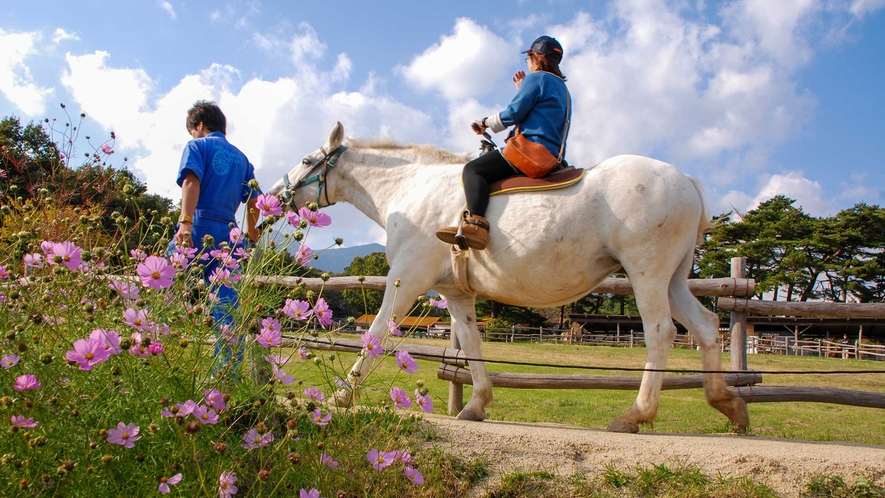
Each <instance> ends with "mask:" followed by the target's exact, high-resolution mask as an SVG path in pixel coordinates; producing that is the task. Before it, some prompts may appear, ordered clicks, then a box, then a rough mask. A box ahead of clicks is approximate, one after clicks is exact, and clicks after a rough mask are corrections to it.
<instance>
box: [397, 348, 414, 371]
mask: <svg viewBox="0 0 885 498" xmlns="http://www.w3.org/2000/svg"><path fill="white" fill-rule="evenodd" d="M394 356H396V364H397V365H399V367H400V368H402V369H403V371H404V372H406V373H409V374H412V373H415V371H416V370H418V362H417V361H415V359H414V358H412V355H410V354H409V352H408V351H397V352H396V354H395V355H394Z"/></svg>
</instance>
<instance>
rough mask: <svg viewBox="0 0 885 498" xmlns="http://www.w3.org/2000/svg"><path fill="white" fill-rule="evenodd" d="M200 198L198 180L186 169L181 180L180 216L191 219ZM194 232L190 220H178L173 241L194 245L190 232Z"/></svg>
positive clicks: (189, 245) (187, 245)
mask: <svg viewBox="0 0 885 498" xmlns="http://www.w3.org/2000/svg"><path fill="white" fill-rule="evenodd" d="M199 200H200V180H199V179H198V178H197V175H195V174H194V172H193V171H186V172H185V175H184V180H182V181H181V216H182V217H186V218H190V219H191V220H193V218H194V213H195V212H196V210H197V201H199ZM193 232H194V225H193V222H192V221H180V222H179V223H178V231H177V232H176V233H175V243H176V244H179V245H183V246H186V247H191V246H193V245H194V240H193V238H192V237H191V234H192V233H193Z"/></svg>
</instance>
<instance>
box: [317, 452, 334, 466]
mask: <svg viewBox="0 0 885 498" xmlns="http://www.w3.org/2000/svg"><path fill="white" fill-rule="evenodd" d="M320 461H321V462H322V463H324V464H325V465H326V466H327V467H329V468H330V469H334V468H336V467H338V462H337V461H335V460H333V459H332V457H330V456H329V455H327V454H325V453H320Z"/></svg>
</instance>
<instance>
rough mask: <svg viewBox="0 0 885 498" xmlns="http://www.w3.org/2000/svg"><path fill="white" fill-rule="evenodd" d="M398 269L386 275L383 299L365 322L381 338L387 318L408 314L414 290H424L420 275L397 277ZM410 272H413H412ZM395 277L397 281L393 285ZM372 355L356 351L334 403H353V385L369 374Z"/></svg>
mask: <svg viewBox="0 0 885 498" xmlns="http://www.w3.org/2000/svg"><path fill="white" fill-rule="evenodd" d="M400 273H401V272H394V271H391V272H389V273H388V276H387V287H386V288H385V289H384V299H383V301H382V302H381V309H380V310H378V314H377V315H376V316H375V320H374V321H372V325H370V326H369V334H371V335H373V336H375V337H377V338H379V339H381V344H382V345H383V344H384V339H385V338H386V337H387V334H388V333H389V332H390V328H389V327H388V325H387V321H388V320H390V319H392V318H393V317H394V316H396V318H397V320H401V319H402V318H404V317H406V316H407V315H408V314H409V308H411V306H412V304H414V302H415V299H417V298H418V294H421V293H422V292H425V291H427V289H429V284H428V283H427V282H425V281H424V280H423V279H418V278H406V277H403V278H398V277H397V275H399V274H400ZM413 273H414V272H413ZM397 280H399V281H400V283H399V285H396V282H397ZM373 361H374V358H372V357H371V356H369V355H368V354H367V353H366V351H365V349H364V350H363V351H362V352H361V353H360V356H359V358H358V359H357V360H356V362H355V363H354V364H353V366H352V367H351V368H350V372H349V373H348V374H347V385H348V387H347V388H345V389H340V390H338V392H336V393H335V404H336V405H338V406H350V405H351V404H352V403H353V392H354V390H356V389H357V387H358V386H359V384H360V382H362V380H363V379H365V378H366V375H368V374H369V370H370V368H371V367H372V363H373Z"/></svg>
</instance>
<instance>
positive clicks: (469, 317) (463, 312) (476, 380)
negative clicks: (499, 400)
mask: <svg viewBox="0 0 885 498" xmlns="http://www.w3.org/2000/svg"><path fill="white" fill-rule="evenodd" d="M446 299H447V300H448V303H449V314H450V315H451V316H452V333H453V334H457V337H458V342H459V343H460V345H461V350H462V351H464V354H465V355H466V356H467V357H468V358H482V349H481V348H482V341H481V340H480V337H479V331H478V330H477V329H476V298H475V297H474V296H471V295H468V294H464V293H460V292H453V293H450V294H449V293H447V294H446ZM469 365H470V377H471V379H472V380H473V395H472V396H471V397H470V401H469V402H468V403H467V405H465V406H464V408H463V409H462V410H461V412H460V413H458V418H459V419H462V420H485V418H486V411H485V407H486V406H488V405H489V404H490V403H491V402H492V381H491V379H490V378H489V373H488V371H487V370H486V365H485V362H482V361H470V362H469Z"/></svg>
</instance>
